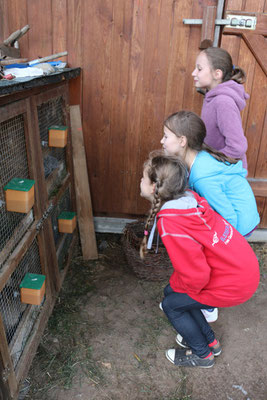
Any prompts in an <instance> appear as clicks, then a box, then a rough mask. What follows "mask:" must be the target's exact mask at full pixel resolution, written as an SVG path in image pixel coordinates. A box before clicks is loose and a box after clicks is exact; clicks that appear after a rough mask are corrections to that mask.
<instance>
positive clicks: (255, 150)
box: [221, 0, 267, 228]
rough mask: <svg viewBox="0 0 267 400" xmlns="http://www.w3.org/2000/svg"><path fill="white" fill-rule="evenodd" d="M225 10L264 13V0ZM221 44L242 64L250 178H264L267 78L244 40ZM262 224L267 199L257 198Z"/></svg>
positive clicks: (266, 219)
mask: <svg viewBox="0 0 267 400" xmlns="http://www.w3.org/2000/svg"><path fill="white" fill-rule="evenodd" d="M225 11H227V12H229V13H231V12H236V11H244V12H248V13H249V12H258V13H266V12H267V1H266V0H250V1H240V0H229V1H228V2H227V4H226V9H225ZM221 47H223V48H225V49H226V50H228V51H229V52H230V54H231V55H232V58H233V63H234V64H235V65H238V66H240V67H242V68H243V69H244V70H245V72H246V74H247V79H246V82H245V85H244V86H245V89H246V92H247V93H249V95H250V99H249V100H248V102H247V106H246V107H245V109H244V110H243V112H242V122H243V127H244V130H245V134H246V137H247V139H248V152H247V157H248V175H249V177H253V178H259V179H261V178H264V179H267V112H266V108H267V96H266V93H267V77H266V75H265V73H264V72H263V70H262V68H261V67H260V65H259V64H258V62H257V60H256V59H255V57H254V55H253V54H252V52H251V51H250V49H249V48H248V46H247V45H246V43H245V41H244V40H243V39H242V38H241V37H239V36H235V35H222V41H221ZM256 199H257V204H258V209H259V213H260V215H261V225H260V226H261V227H265V228H266V227H267V198H266V197H256Z"/></svg>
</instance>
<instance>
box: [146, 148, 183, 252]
mask: <svg viewBox="0 0 267 400" xmlns="http://www.w3.org/2000/svg"><path fill="white" fill-rule="evenodd" d="M144 170H146V173H147V175H148V177H149V179H150V181H151V183H155V184H156V187H155V192H154V199H153V202H152V205H151V209H150V211H149V214H148V217H147V220H146V223H145V228H144V231H145V232H146V233H147V230H148V228H149V226H150V224H151V223H152V222H153V221H154V218H155V216H156V214H157V212H158V211H159V210H160V207H161V205H162V204H163V203H165V202H166V201H169V200H173V199H178V198H179V197H181V196H183V195H184V193H185V190H186V188H187V176H188V172H187V169H186V165H185V164H184V162H183V161H182V160H181V159H180V158H179V157H174V156H168V155H166V154H164V152H163V151H159V150H157V151H154V152H152V153H150V155H149V159H148V160H147V161H146V162H145V163H144ZM146 251H147V235H146V234H145V235H144V238H143V241H142V243H141V246H140V257H141V258H144V257H145V254H146Z"/></svg>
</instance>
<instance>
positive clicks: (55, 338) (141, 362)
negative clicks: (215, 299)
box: [20, 234, 267, 400]
mask: <svg viewBox="0 0 267 400" xmlns="http://www.w3.org/2000/svg"><path fill="white" fill-rule="evenodd" d="M97 240H98V246H99V259H98V260H97V261H90V262H84V261H83V260H82V257H81V255H80V250H79V247H78V246H77V249H76V252H75V255H74V257H73V260H72V263H71V266H70V269H69V273H68V274H67V277H66V279H65V282H64V285H63V288H62V291H61V293H60V295H59V298H58V300H57V304H56V306H55V308H54V311H53V314H52V316H51V317H50V319H49V324H48V326H47V329H46V330H45V333H44V335H43V338H42V340H41V343H40V346H39V348H38V352H37V354H36V356H35V358H34V361H33V363H32V366H31V369H30V372H29V375H28V378H27V379H26V381H25V382H24V385H23V387H22V390H21V393H20V398H21V399H22V398H23V399H24V398H25V399H32V400H35V399H38V400H43V399H45V400H76V399H77V400H78V399H79V400H88V399H90V400H95V399H98V400H99V399H101V400H126V399H127V400H143V399H144V400H146V399H153V400H189V399H190V400H213V399H214V400H266V399H267V376H266V375H267V373H266V368H267V367H266V366H267V339H266V338H267V335H266V331H267V318H266V310H267V294H266V284H267V265H266V256H267V243H266V244H264V245H263V244H253V248H254V251H255V252H256V254H257V256H258V258H259V261H260V267H261V283H260V286H259V288H258V290H257V293H256V294H255V295H254V297H253V298H252V299H251V300H249V301H248V302H247V303H245V304H243V305H241V306H237V307H233V308H228V309H220V310H219V318H218V320H217V321H216V322H215V323H213V324H212V326H213V328H214V330H215V332H216V335H217V337H218V338H219V339H220V341H221V343H222V346H223V352H222V354H221V355H220V356H219V357H217V358H216V364H215V366H214V367H213V368H211V369H197V368H196V369H194V368H192V369H188V368H179V367H175V366H174V365H172V364H171V363H170V362H169V361H168V360H167V359H166V357H165V350H166V349H168V348H172V347H178V345H176V343H175V336H176V334H175V331H174V329H173V328H172V326H171V325H170V324H169V323H168V321H167V319H166V317H165V315H164V313H163V312H162V311H161V310H160V309H159V306H158V305H159V302H160V301H161V299H162V291H163V288H164V286H165V285H166V284H167V283H168V279H167V278H166V281H164V282H147V281H144V280H140V279H138V278H137V277H136V276H135V275H134V274H133V273H132V271H131V270H130V269H129V267H128V266H127V263H126V260H125V257H124V253H123V250H122V245H121V241H120V235H111V234H109V235H104V234H101V235H100V234H98V236H97Z"/></svg>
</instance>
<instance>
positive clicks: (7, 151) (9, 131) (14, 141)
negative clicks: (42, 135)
mask: <svg viewBox="0 0 267 400" xmlns="http://www.w3.org/2000/svg"><path fill="white" fill-rule="evenodd" d="M0 138H1V145H0V252H1V251H2V250H3V249H4V247H5V245H6V243H7V242H8V241H9V239H11V237H12V236H13V233H14V231H15V230H16V235H15V237H14V238H13V239H14V240H13V248H12V249H14V247H15V246H16V244H17V243H18V241H19V240H20V239H21V237H22V236H23V235H24V233H25V231H26V230H27V229H28V228H29V226H25V227H22V229H16V228H17V227H18V226H19V225H20V223H21V221H22V220H23V219H24V217H25V214H23V213H16V212H10V211H6V206H5V193H4V186H5V185H6V184H7V183H8V182H9V181H10V180H11V179H12V178H22V179H27V178H29V169H28V159H27V150H26V143H25V132H24V118H23V115H17V116H15V117H13V118H10V119H9V120H7V121H4V122H1V123H0ZM32 222H33V219H32V221H30V224H31V223H32ZM12 249H11V250H12ZM0 269H1V266H0Z"/></svg>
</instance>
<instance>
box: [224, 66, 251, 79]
mask: <svg viewBox="0 0 267 400" xmlns="http://www.w3.org/2000/svg"><path fill="white" fill-rule="evenodd" d="M232 74H233V75H232V77H231V79H232V80H233V81H235V82H237V83H245V81H246V73H245V71H244V70H243V69H242V68H240V67H237V66H233V72H232ZM224 82H225V81H224Z"/></svg>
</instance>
